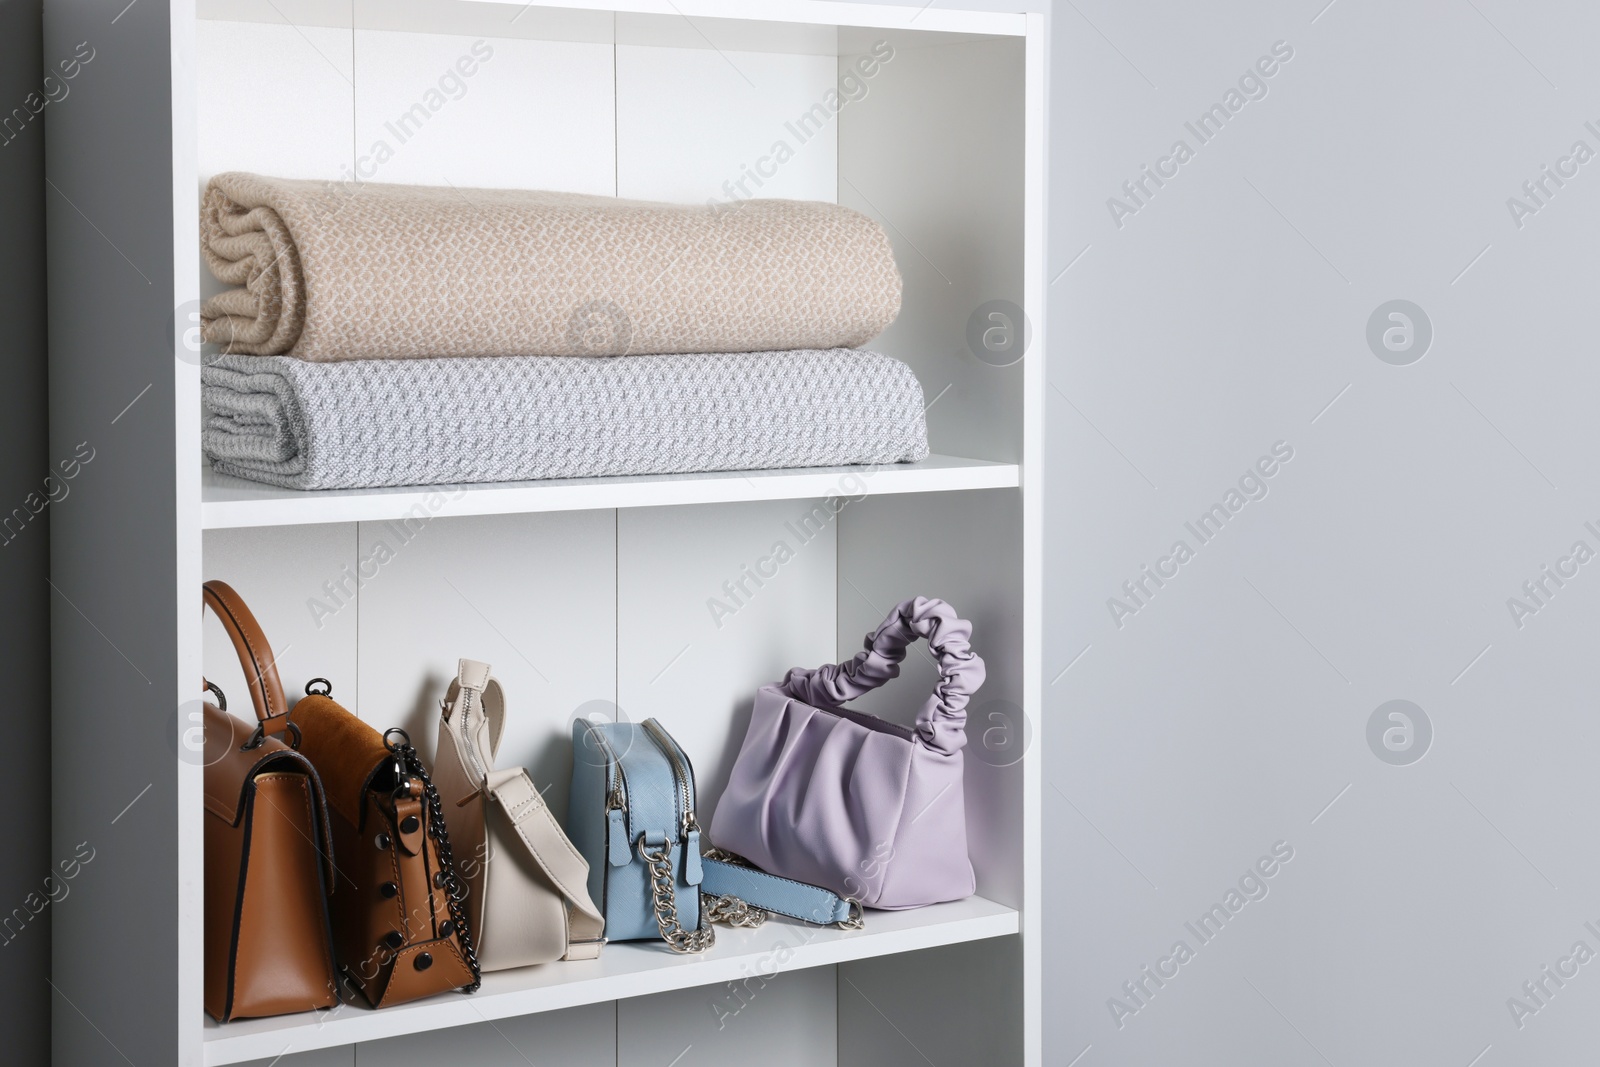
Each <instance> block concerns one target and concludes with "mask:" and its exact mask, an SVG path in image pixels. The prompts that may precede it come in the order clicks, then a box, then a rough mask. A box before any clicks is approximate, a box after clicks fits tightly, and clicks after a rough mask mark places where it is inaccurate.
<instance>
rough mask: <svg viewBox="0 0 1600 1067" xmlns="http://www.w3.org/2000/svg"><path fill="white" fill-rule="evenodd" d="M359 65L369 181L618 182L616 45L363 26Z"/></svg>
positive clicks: (516, 185) (590, 185)
mask: <svg viewBox="0 0 1600 1067" xmlns="http://www.w3.org/2000/svg"><path fill="white" fill-rule="evenodd" d="M355 69H356V78H355V85H356V90H355V101H356V103H355V144H356V148H357V153H358V154H357V159H358V161H359V160H362V159H366V160H371V161H372V162H369V163H366V164H365V165H364V171H367V172H370V173H363V174H362V175H361V177H363V178H365V179H367V180H371V181H378V182H402V183H411V184H417V185H455V186H459V187H461V188H468V189H470V188H472V187H473V186H481V187H488V188H506V189H561V190H566V191H570V192H580V193H600V194H606V195H610V194H611V193H612V191H613V189H614V188H615V180H616V174H615V170H616V168H615V145H616V138H615V131H614V129H613V128H612V120H613V115H614V111H613V108H612V102H611V94H612V49H611V46H610V45H604V44H587V43H575V42H562V43H552V42H547V41H525V40H514V39H509V38H504V37H496V38H490V37H468V36H453V35H444V34H420V33H398V32H393V31H388V30H369V29H357V30H356V31H355ZM468 71H470V72H471V73H470V74H469V73H467V72H468ZM387 153H392V156H390V157H389V158H388V160H387V162H384V163H381V164H380V163H378V162H376V161H377V160H378V159H379V158H381V157H383V156H384V155H385V154H387Z"/></svg>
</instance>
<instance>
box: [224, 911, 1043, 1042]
mask: <svg viewBox="0 0 1600 1067" xmlns="http://www.w3.org/2000/svg"><path fill="white" fill-rule="evenodd" d="M1018 929H1019V924H1018V919H1017V913H1016V912H1015V911H1013V910H1012V909H1010V908H1007V907H1004V906H1003V905H1000V904H996V903H995V902H994V901H992V900H987V899H985V898H983V897H968V898H967V899H966V900H958V901H954V902H952V903H949V904H936V905H934V906H932V907H928V908H919V909H917V910H914V911H868V912H867V928H866V929H864V930H837V929H833V928H826V929H824V928H819V927H814V926H805V925H801V924H798V923H791V922H787V921H783V920H777V919H774V920H771V921H769V922H768V923H767V924H766V925H764V926H762V927H759V928H757V929H754V930H743V929H730V928H728V927H723V926H719V927H718V928H717V944H716V947H715V948H713V949H712V950H711V951H709V952H707V953H704V954H703V955H701V956H679V955H676V954H674V953H673V952H671V951H669V950H668V949H667V948H666V946H665V945H663V944H661V943H660V942H659V941H655V942H649V941H641V942H628V943H626V944H616V945H607V946H606V947H605V949H604V950H603V951H602V952H601V954H600V958H599V959H597V960H589V961H585V962H580V963H550V964H545V965H544V966H542V967H527V968H523V969H520V970H515V971H500V972H498V973H495V974H489V975H485V976H484V980H483V988H482V989H480V990H479V991H478V992H477V993H475V994H473V995H472V996H462V995H461V994H459V993H446V994H443V995H441V996H437V997H430V998H429V999H427V1000H421V1001H417V1002H416V1003H413V1004H405V1005H400V1006H397V1007H393V1008H385V1009H383V1010H381V1011H373V1010H371V1009H368V1008H366V1007H357V1006H352V1005H348V1004H346V1005H341V1006H340V1007H338V1008H335V1009H333V1010H332V1011H328V1012H320V1013H308V1014H303V1015H288V1016H278V1017H276V1018H271V1019H245V1020H240V1021H237V1022H232V1023H228V1024H227V1025H226V1026H222V1025H219V1024H217V1023H216V1022H214V1021H212V1020H211V1019H207V1020H206V1030H205V1060H204V1062H205V1064H206V1065H207V1067H215V1065H219V1064H228V1063H243V1062H246V1061H249V1060H257V1059H260V1060H272V1059H274V1058H275V1057H278V1056H281V1055H283V1054H284V1053H286V1052H290V1051H293V1052H306V1051H309V1050H312V1049H319V1048H329V1047H332V1046H336V1045H344V1044H349V1043H351V1042H356V1041H371V1040H374V1039H377V1038H385V1037H397V1036H402V1035H405V1034H414V1033H418V1032H421V1031H425V1030H437V1029H439V1028H441V1027H446V1026H465V1025H469V1024H472V1023H482V1022H486V1021H489V1020H493V1019H504V1018H510V1017H514V1016H519V1015H531V1014H533V1013H536V1012H544V1011H554V1010H556V1009H558V1008H570V1007H576V1006H577V1005H580V1004H595V1003H600V1002H604V1001H611V1000H618V999H621V998H624V997H636V996H644V995H647V994H651V993H664V992H667V991H669V990H674V989H686V988H690V987H693V986H704V985H714V984H717V983H721V982H730V981H736V980H739V979H743V978H746V977H748V976H750V975H752V974H759V973H765V974H768V975H770V974H771V973H772V972H773V969H774V967H778V968H780V969H782V970H797V969H800V968H805V967H823V966H828V965H830V964H835V963H846V962H849V961H851V960H861V959H867V958H870V957H873V956H884V955H889V954H891V953H897V952H913V951H916V950H917V949H924V948H935V947H937V946H940V945H953V944H958V943H960V942H963V941H977V940H981V939H983V938H990V937H1004V936H1006V935H1008V934H1015V933H1017V932H1018ZM780 952H781V953H785V954H786V955H787V958H786V959H785V960H784V961H783V962H782V963H779V962H777V961H776V960H775V957H774V954H775V953H780Z"/></svg>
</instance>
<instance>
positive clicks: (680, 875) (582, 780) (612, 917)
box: [567, 719, 861, 952]
mask: <svg viewBox="0 0 1600 1067" xmlns="http://www.w3.org/2000/svg"><path fill="white" fill-rule="evenodd" d="M572 749H573V761H572V792H571V796H570V798H569V802H568V806H567V836H568V837H570V838H571V839H572V843H573V844H574V845H575V846H576V847H577V849H578V851H579V852H580V853H581V854H582V855H583V857H584V858H585V859H586V860H588V861H589V896H590V899H592V900H594V901H595V902H597V903H598V904H599V905H600V910H601V912H602V913H604V915H605V919H606V940H607V941H640V940H645V939H649V938H655V937H660V938H661V939H662V940H664V941H666V943H667V944H668V946H670V947H671V948H672V949H673V950H674V951H675V952H703V951H704V950H706V949H708V948H710V947H711V946H712V945H713V944H715V942H716V933H715V929H714V927H713V926H712V923H713V922H726V923H729V924H731V925H734V926H759V925H760V924H761V923H762V922H764V921H765V920H766V917H767V916H766V912H769V911H770V912H777V913H778V914H780V915H787V916H789V917H790V918H794V919H800V920H802V921H805V922H811V923H818V924H821V925H836V926H839V927H842V928H845V929H859V928H860V926H861V909H860V905H858V904H856V903H855V902H853V901H849V900H844V899H841V898H840V897H838V896H837V895H835V894H834V893H832V892H831V891H829V890H826V889H821V888H818V887H817V886H812V885H806V884H804V883H802V882H795V881H791V880H789V879H787V878H779V877H776V876H775V875H770V874H767V873H765V872H763V871H759V870H756V869H755V868H753V867H750V866H748V865H746V864H745V863H743V862H742V861H740V860H739V859H738V857H735V856H729V855H727V854H725V853H718V852H716V851H715V850H713V851H712V853H711V854H710V855H707V856H702V855H701V852H700V823H699V821H698V819H697V818H696V817H695V788H694V768H693V766H692V765H691V764H690V763H689V757H688V756H686V755H684V752H683V749H681V748H679V747H678V743H677V742H676V741H675V740H673V738H672V735H671V734H669V733H667V731H666V729H665V728H664V727H662V725H661V724H660V723H659V722H657V721H656V720H655V719H646V720H645V721H644V722H643V723H642V724H638V725H635V724H633V723H625V722H623V723H594V722H590V721H588V720H585V719H579V720H577V721H576V722H574V723H573V725H572ZM685 917H687V922H686V921H685Z"/></svg>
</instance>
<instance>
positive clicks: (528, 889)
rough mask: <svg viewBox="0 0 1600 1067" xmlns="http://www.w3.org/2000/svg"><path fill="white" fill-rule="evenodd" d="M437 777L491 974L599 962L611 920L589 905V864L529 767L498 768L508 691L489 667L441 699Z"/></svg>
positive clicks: (468, 675) (470, 671)
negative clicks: (560, 963)
mask: <svg viewBox="0 0 1600 1067" xmlns="http://www.w3.org/2000/svg"><path fill="white" fill-rule="evenodd" d="M441 706H442V715H441V717H440V720H439V743H438V747H437V749H436V751H435V755H434V760H433V780H434V785H435V787H436V788H437V789H438V790H439V796H440V799H441V800H442V801H443V806H444V815H445V822H446V823H447V824H448V826H449V829H450V839H451V841H453V842H454V843H455V854H456V865H457V869H458V870H459V871H460V874H461V876H462V878H463V880H464V881H465V882H466V892H467V915H468V917H469V919H470V921H471V923H472V929H473V931H474V933H475V934H476V936H477V948H478V962H479V964H480V965H481V966H482V968H483V970H485V971H500V970H506V969H507V968H511V967H527V966H529V965H531V964H535V963H549V962H550V961H552V960H561V959H566V960H592V959H594V958H595V957H597V956H599V955H600V946H601V945H603V944H605V938H604V937H603V936H601V935H602V933H603V931H604V928H605V921H604V920H603V919H602V918H601V917H600V910H599V909H598V908H596V907H595V906H594V903H593V901H591V900H590V899H589V890H588V879H589V865H588V863H586V862H585V861H584V859H583V857H582V856H580V855H579V854H578V851H577V849H575V848H573V847H572V842H571V841H569V840H567V835H566V833H565V832H563V831H562V829H561V825H560V823H558V822H556V819H555V817H554V816H553V815H551V813H550V809H549V808H548V807H547V806H546V805H545V802H544V797H543V796H541V795H540V793H539V790H537V789H535V788H534V785H533V780H532V779H531V778H529V777H528V772H527V771H526V770H524V769H522V768H521V767H516V768H513V769H511V770H503V771H497V770H495V769H494V762H495V756H496V754H497V753H498V752H499V750H500V736H501V734H502V733H503V732H504V730H505V694H504V692H503V691H502V690H501V688H500V682H499V680H498V679H495V678H493V677H491V676H490V674H489V665H488V664H487V663H479V662H478V661H476V660H470V659H464V660H462V661H461V664H460V668H459V670H458V671H457V675H456V679H455V681H453V682H451V683H450V690H449V692H448V694H447V695H446V696H445V699H444V700H443V701H442V702H441Z"/></svg>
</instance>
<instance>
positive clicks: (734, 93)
mask: <svg viewBox="0 0 1600 1067" xmlns="http://www.w3.org/2000/svg"><path fill="white" fill-rule="evenodd" d="M836 80H837V67H836V61H835V60H834V59H833V57H831V56H817V55H799V54H792V53H778V52H737V51H712V50H710V49H706V48H659V47H641V46H637V45H626V44H619V45H618V46H617V141H618V145H619V148H618V160H617V163H618V167H617V195H619V196H623V197H633V198H640V199H650V200H673V201H681V202H685V203H705V202H706V201H707V200H708V199H714V200H717V201H718V202H723V203H732V202H734V201H736V200H745V199H750V198H751V197H762V198H773V197H787V198H791V199H800V200H827V201H833V200H835V199H836V184H835V174H836V171H837V159H838V157H837V147H836V146H837V133H838V131H837V127H836V125H835V123H834V122H833V121H830V122H828V123H826V124H824V125H822V126H821V128H820V129H816V128H814V127H813V128H806V129H804V130H800V131H798V132H797V129H796V128H794V126H793V124H794V123H795V122H796V121H797V120H798V119H799V117H800V116H801V115H804V114H805V113H806V112H807V111H808V110H809V109H810V108H811V107H812V106H813V105H815V104H817V103H818V102H820V101H821V100H822V99H823V96H824V94H826V93H828V92H830V91H831V90H833V88H834V84H835V81H836ZM800 133H805V134H808V136H806V137H804V138H802V136H800ZM780 144H782V145H783V146H784V148H783V149H779V148H778V145H780ZM790 153H792V156H791V155H790ZM780 156H782V157H784V158H785V160H786V161H785V162H782V163H779V162H778V158H779V157H780ZM760 172H766V173H764V174H763V173H760ZM741 181H742V182H743V183H744V185H743V188H742V190H741V189H740V188H739V183H740V182H741ZM758 182H759V183H760V184H757V183H758ZM724 183H728V184H727V185H726V186H725V185H724Z"/></svg>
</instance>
